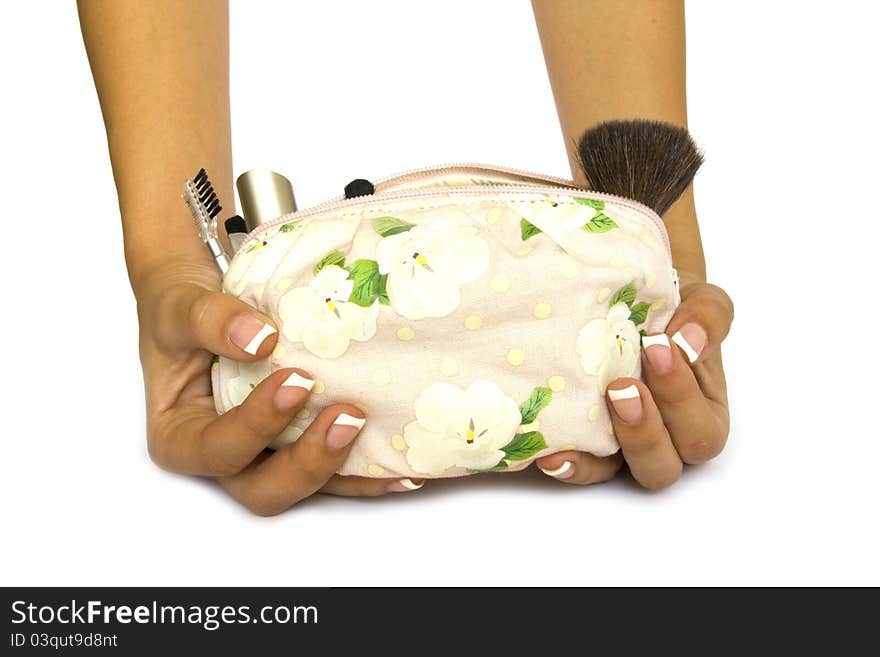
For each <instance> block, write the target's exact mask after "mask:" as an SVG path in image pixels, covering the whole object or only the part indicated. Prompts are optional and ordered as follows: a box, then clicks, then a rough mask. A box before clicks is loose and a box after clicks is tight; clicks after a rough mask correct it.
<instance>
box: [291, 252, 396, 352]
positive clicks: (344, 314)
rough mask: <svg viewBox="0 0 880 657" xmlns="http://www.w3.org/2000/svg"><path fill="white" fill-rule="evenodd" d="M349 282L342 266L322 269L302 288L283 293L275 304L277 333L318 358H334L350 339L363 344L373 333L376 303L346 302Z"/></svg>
mask: <svg viewBox="0 0 880 657" xmlns="http://www.w3.org/2000/svg"><path fill="white" fill-rule="evenodd" d="M352 288H353V282H352V281H351V280H349V278H348V272H347V271H346V270H345V269H343V268H342V267H338V266H336V265H329V266H327V267H324V268H323V269H322V270H321V271H319V272H318V274H317V275H316V276H315V278H313V279H312V281H311V282H310V283H309V284H308V285H307V286H305V287H297V288H293V289H292V290H290V291H288V292H286V293H285V294H284V295H283V296H282V297H281V299H280V300H279V302H278V315H279V316H280V318H281V332H282V333H283V334H284V337H286V338H287V339H288V340H290V341H291V342H302V343H303V345H304V346H305V348H306V349H308V350H309V351H310V352H312V353H313V354H315V355H316V356H320V357H321V358H338V357H339V356H341V355H342V354H344V353H345V351H346V350H347V349H348V345H349V344H350V343H351V341H352V340H357V341H359V342H364V341H366V340H369V339H370V338H372V337H373V336H374V335H375V334H376V318H377V317H378V316H379V308H378V305H377V304H375V303H374V304H373V305H371V306H369V307H366V308H365V307H363V306H359V305H357V304H356V303H353V302H350V301H349V300H348V299H349V297H350V296H351V291H352Z"/></svg>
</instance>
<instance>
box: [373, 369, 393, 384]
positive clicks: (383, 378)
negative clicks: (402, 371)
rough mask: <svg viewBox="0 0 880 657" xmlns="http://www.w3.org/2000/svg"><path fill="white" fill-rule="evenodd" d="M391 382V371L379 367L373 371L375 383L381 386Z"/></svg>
mask: <svg viewBox="0 0 880 657" xmlns="http://www.w3.org/2000/svg"><path fill="white" fill-rule="evenodd" d="M389 383H391V372H389V371H388V370H386V369H379V370H376V371H375V372H373V384H374V385H377V386H379V387H381V386H387V385H388V384H389Z"/></svg>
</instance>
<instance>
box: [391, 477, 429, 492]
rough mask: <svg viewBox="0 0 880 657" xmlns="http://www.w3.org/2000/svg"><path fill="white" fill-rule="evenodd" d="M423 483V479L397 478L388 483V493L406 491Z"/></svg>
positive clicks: (414, 488)
mask: <svg viewBox="0 0 880 657" xmlns="http://www.w3.org/2000/svg"><path fill="white" fill-rule="evenodd" d="M424 485H425V480H424V479H409V478H406V479H398V480H397V481H392V482H391V483H390V484H388V492H389V493H406V492H409V491H411V490H418V489H419V488H421V487H422V486H424Z"/></svg>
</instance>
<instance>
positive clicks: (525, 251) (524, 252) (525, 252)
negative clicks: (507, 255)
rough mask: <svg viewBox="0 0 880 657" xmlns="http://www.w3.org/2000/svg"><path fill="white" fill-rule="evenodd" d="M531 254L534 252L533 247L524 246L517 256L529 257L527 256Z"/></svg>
mask: <svg viewBox="0 0 880 657" xmlns="http://www.w3.org/2000/svg"><path fill="white" fill-rule="evenodd" d="M531 252H532V247H530V246H524V247H523V248H521V249H520V250H519V251H517V252H516V255H518V256H527V255H529V254H530V253H531Z"/></svg>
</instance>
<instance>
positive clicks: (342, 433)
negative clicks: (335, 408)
mask: <svg viewBox="0 0 880 657" xmlns="http://www.w3.org/2000/svg"><path fill="white" fill-rule="evenodd" d="M366 421H367V420H366V418H363V417H354V416H352V415H349V414H348V413H340V414H339V416H338V417H337V418H336V419H335V420H333V424H332V426H331V427H330V429H329V430H328V431H327V447H329V448H330V449H342V448H343V447H345V446H346V445H348V444H349V443H350V442H351V441H352V440H354V439H355V436H357V435H358V434H359V433H360V431H361V429H363V427H364V424H365V423H366Z"/></svg>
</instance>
